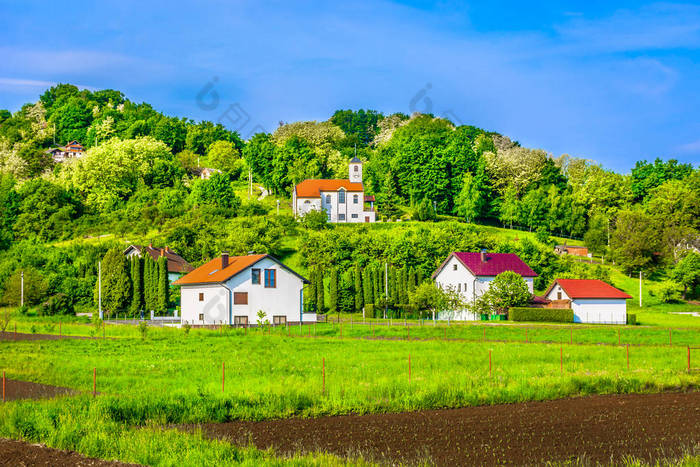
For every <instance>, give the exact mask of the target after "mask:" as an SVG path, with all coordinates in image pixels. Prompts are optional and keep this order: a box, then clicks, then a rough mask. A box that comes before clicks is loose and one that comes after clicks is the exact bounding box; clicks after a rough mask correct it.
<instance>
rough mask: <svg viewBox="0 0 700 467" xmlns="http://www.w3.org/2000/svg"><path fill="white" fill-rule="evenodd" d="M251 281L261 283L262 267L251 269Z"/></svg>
mask: <svg viewBox="0 0 700 467" xmlns="http://www.w3.org/2000/svg"><path fill="white" fill-rule="evenodd" d="M250 281H251V282H252V283H253V284H259V283H260V269H257V268H256V269H251V270H250Z"/></svg>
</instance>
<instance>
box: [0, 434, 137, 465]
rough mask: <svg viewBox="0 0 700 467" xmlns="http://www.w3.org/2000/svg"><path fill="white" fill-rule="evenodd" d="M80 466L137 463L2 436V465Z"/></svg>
mask: <svg viewBox="0 0 700 467" xmlns="http://www.w3.org/2000/svg"><path fill="white" fill-rule="evenodd" d="M5 465H7V466H13V467H14V466H64V465H65V466H78V467H103V466H104V467H126V466H133V465H135V464H123V463H121V462H113V461H105V460H102V459H93V458H90V457H85V456H83V455H82V454H78V453H77V452H73V451H61V450H59V449H53V448H48V447H46V446H44V445H42V444H32V443H28V442H25V441H16V440H12V439H5V438H0V466H5Z"/></svg>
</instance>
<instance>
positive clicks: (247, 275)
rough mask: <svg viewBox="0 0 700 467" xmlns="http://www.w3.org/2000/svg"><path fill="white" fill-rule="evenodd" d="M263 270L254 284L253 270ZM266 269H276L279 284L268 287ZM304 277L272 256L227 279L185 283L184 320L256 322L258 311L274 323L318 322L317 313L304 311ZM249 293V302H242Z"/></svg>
mask: <svg viewBox="0 0 700 467" xmlns="http://www.w3.org/2000/svg"><path fill="white" fill-rule="evenodd" d="M253 269H256V270H259V271H260V273H259V283H256V284H254V283H253V280H252V277H253V272H252V270H253ZM265 270H274V271H275V273H274V274H275V279H276V280H275V287H274V288H271V287H265ZM303 287H304V281H303V280H302V279H301V278H300V277H299V276H297V275H296V274H294V273H292V272H290V271H289V270H288V269H286V268H284V267H282V266H281V265H280V263H278V262H276V261H274V260H273V259H271V258H270V257H265V258H263V259H262V260H260V261H258V262H257V263H255V264H253V265H251V266H249V267H247V268H245V269H243V270H242V271H241V272H239V273H238V274H236V275H234V276H233V277H231V278H230V279H228V280H227V281H225V282H223V283H212V284H185V285H182V286H181V289H180V293H181V309H182V323H185V322H187V323H189V324H194V325H214V324H229V325H235V324H238V325H244V324H245V323H247V324H248V325H256V324H257V322H258V311H260V310H262V311H264V312H265V313H266V315H267V316H266V319H267V320H268V321H269V322H270V324H283V323H285V322H293V323H299V322H303V323H314V322H316V314H315V313H303V312H302V310H303ZM240 294H245V301H246V302H247V303H246V304H243V303H240V304H239V303H237V302H241V301H243V300H242V297H243V296H242V295H240Z"/></svg>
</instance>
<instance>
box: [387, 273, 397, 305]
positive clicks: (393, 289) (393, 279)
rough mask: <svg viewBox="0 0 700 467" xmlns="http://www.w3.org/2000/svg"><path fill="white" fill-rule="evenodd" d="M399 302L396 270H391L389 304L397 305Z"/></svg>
mask: <svg viewBox="0 0 700 467" xmlns="http://www.w3.org/2000/svg"><path fill="white" fill-rule="evenodd" d="M398 301H399V296H398V289H397V288H396V268H395V267H394V266H391V267H390V268H389V303H390V304H392V305H397V304H398Z"/></svg>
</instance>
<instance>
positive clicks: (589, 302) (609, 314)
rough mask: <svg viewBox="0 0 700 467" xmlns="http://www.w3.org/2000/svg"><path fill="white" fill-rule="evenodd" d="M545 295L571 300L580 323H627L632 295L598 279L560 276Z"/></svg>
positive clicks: (572, 307) (548, 297) (561, 299)
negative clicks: (628, 307)
mask: <svg viewBox="0 0 700 467" xmlns="http://www.w3.org/2000/svg"><path fill="white" fill-rule="evenodd" d="M544 298H546V299H548V300H553V301H554V300H557V301H565V302H566V301H568V302H569V304H570V306H571V309H572V310H573V312H574V322H576V323H598V324H627V300H628V299H630V298H632V296H631V295H629V294H628V293H626V292H623V291H622V290H620V289H617V288H615V287H613V286H612V285H610V284H608V283H606V282H603V281H601V280H598V279H557V280H555V281H554V282H553V283H552V285H551V286H549V289H547V292H546V293H545V294H544Z"/></svg>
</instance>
